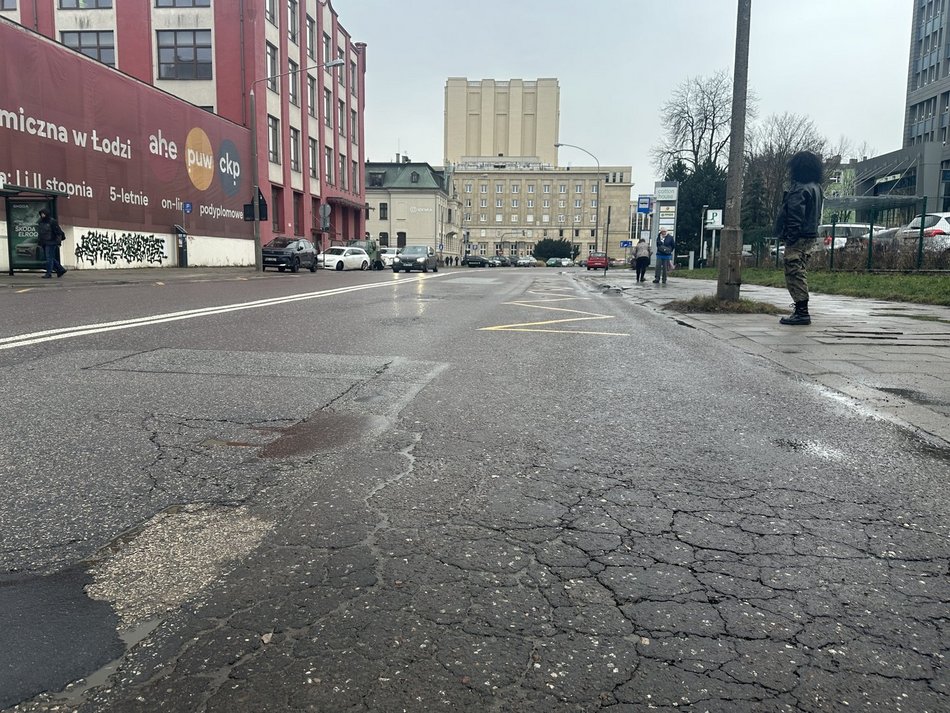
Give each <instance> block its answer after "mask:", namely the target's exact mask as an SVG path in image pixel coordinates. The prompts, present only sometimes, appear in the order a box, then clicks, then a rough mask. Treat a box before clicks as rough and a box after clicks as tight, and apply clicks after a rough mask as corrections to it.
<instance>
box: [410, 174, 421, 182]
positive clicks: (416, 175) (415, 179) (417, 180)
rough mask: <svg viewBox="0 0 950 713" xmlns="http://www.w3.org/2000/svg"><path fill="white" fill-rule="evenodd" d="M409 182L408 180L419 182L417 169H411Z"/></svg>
mask: <svg viewBox="0 0 950 713" xmlns="http://www.w3.org/2000/svg"><path fill="white" fill-rule="evenodd" d="M409 182H410V183H418V182H419V172H418V171H413V172H412V173H410V174H409Z"/></svg>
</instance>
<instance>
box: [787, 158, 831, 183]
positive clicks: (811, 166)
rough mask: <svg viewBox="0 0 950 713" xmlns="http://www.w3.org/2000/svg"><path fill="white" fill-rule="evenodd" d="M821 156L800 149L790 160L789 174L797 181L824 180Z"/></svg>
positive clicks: (814, 181)
mask: <svg viewBox="0 0 950 713" xmlns="http://www.w3.org/2000/svg"><path fill="white" fill-rule="evenodd" d="M822 172H823V167H822V162H821V156H819V155H817V154H814V153H812V152H811V151H799V152H798V153H797V154H795V155H794V156H792V157H791V158H790V159H789V160H788V175H789V176H790V177H791V179H792V180H793V181H795V182H796V183H821V182H822Z"/></svg>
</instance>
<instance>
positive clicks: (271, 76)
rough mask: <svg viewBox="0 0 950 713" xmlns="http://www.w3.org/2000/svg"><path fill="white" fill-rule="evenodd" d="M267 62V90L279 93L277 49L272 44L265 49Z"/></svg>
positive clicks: (268, 44)
mask: <svg viewBox="0 0 950 713" xmlns="http://www.w3.org/2000/svg"><path fill="white" fill-rule="evenodd" d="M264 56H265V61H266V62H267V76H268V80H267V88H268V89H270V90H271V91H272V92H276V91H277V73H278V71H277V48H276V47H274V45H272V44H271V43H270V42H268V43H267V44H266V46H265V47H264Z"/></svg>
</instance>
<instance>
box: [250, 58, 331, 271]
mask: <svg viewBox="0 0 950 713" xmlns="http://www.w3.org/2000/svg"><path fill="white" fill-rule="evenodd" d="M344 64H346V62H345V61H344V60H343V59H340V58H337V59H332V60H330V61H329V62H323V63H322V64H312V65H310V66H309V67H298V68H297V69H293V70H290V71H288V72H281V73H279V74H272V75H270V76H269V77H261V78H260V79H255V80H254V81H253V82H251V86H250V88H249V90H248V96H249V98H250V105H251V106H250V111H251V122H250V123H251V182H252V183H253V184H254V185H253V186H252V188H251V190H252V191H253V194H252V196H251V205H252V206H253V212H254V268H255V269H256V270H257V271H258V272H261V271H262V270H263V269H264V257H263V255H262V253H261V201H260V195H261V187H260V170H259V167H258V157H257V97H256V96H255V95H254V87H255V85H257V84H260V83H261V82H269V81H270V80H272V79H277V78H279V77H285V76H287V75H290V74H297V73H298V72H305V71H307V70H308V69H319V68H320V67H323V68H324V69H327V68H330V67H342V66H343V65H344ZM271 210H273V207H272V208H271Z"/></svg>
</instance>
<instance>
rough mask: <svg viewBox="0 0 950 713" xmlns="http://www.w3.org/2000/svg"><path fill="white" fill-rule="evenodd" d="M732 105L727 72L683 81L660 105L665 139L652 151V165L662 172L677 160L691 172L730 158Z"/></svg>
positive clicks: (723, 71) (729, 78) (730, 85)
mask: <svg viewBox="0 0 950 713" xmlns="http://www.w3.org/2000/svg"><path fill="white" fill-rule="evenodd" d="M731 106H732V78H731V77H730V76H729V72H728V71H727V70H724V69H723V70H720V71H718V72H716V73H715V74H713V75H712V76H711V77H692V78H688V79H686V80H685V81H684V82H683V83H682V84H680V85H679V86H678V87H676V89H674V90H673V94H672V96H671V97H670V98H669V100H667V102H666V103H665V104H664V105H663V109H662V112H663V124H664V126H665V136H664V138H663V140H662V142H661V143H660V144H658V145H657V146H654V147H653V149H652V152H651V153H652V156H653V163H654V165H655V166H656V167H657V168H658V169H659V170H660V171H663V172H665V171H666V170H667V169H668V168H669V167H670V166H671V165H672V164H674V163H676V161H683V162H684V163H685V164H686V165H687V166H688V167H689V168H690V170H691V171H695V170H696V167H697V166H699V165H700V164H702V163H704V162H706V161H708V162H710V163H713V164H715V165H717V166H720V167H722V166H723V165H724V163H725V162H726V161H727V160H728V157H729V135H730V127H729V124H730V121H731V113H730V108H731Z"/></svg>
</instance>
